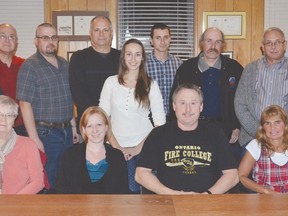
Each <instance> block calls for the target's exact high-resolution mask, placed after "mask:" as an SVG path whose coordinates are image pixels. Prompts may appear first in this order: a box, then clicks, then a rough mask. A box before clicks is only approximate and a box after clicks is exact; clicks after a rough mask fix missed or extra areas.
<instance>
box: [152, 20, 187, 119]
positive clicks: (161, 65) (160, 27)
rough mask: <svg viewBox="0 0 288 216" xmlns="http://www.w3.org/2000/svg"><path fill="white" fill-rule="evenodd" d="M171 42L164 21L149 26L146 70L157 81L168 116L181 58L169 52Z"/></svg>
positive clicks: (169, 32)
mask: <svg viewBox="0 0 288 216" xmlns="http://www.w3.org/2000/svg"><path fill="white" fill-rule="evenodd" d="M170 42H171V31H170V28H169V27H168V26H167V25H166V24H164V23H157V24H155V25H154V26H153V27H152V28H151V32H150V43H151V45H152V46H153V50H152V52H151V53H150V54H149V55H148V56H147V72H148V75H149V76H150V77H152V78H153V79H154V80H156V81H157V83H158V85H159V87H160V90H161V93H162V97H163V101H164V109H165V113H166V116H167V117H168V116H169V96H170V91H171V87H172V83H173V80H174V76H175V74H176V71H177V69H178V67H179V66H180V65H181V64H182V63H183V62H182V60H181V59H180V58H178V57H176V56H173V55H171V54H170V53H169V47H170Z"/></svg>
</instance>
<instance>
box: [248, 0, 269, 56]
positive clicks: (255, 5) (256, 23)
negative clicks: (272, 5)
mask: <svg viewBox="0 0 288 216" xmlns="http://www.w3.org/2000/svg"><path fill="white" fill-rule="evenodd" d="M251 3H252V6H251V26H252V27H251V28H252V30H251V31H252V32H251V48H252V49H250V53H251V54H250V59H251V60H254V59H257V58H259V57H260V56H261V55H262V52H261V49H260V46H261V41H262V35H263V33H264V10H265V8H264V7H265V3H264V0H255V1H252V2H251Z"/></svg>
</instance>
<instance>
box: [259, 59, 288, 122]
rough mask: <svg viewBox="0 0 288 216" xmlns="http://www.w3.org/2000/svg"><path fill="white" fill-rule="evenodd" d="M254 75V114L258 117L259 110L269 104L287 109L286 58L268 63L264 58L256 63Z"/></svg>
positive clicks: (287, 61)
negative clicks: (255, 73) (256, 71)
mask: <svg viewBox="0 0 288 216" xmlns="http://www.w3.org/2000/svg"><path fill="white" fill-rule="evenodd" d="M257 69H258V73H257V75H256V85H255V93H256V99H257V100H256V114H257V116H258V117H259V119H260V116H261V112H262V111H263V110H264V109H265V107H267V106H269V105H273V104H275V105H279V106H281V107H283V108H284V109H285V110H288V58H286V57H284V58H283V59H282V60H281V61H279V62H278V63H276V64H273V65H272V66H271V67H270V66H269V65H268V63H267V60H266V58H262V59H260V60H259V61H258V63H257Z"/></svg>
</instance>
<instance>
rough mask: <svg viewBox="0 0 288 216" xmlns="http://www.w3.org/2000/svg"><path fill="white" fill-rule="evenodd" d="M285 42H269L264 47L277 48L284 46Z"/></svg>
mask: <svg viewBox="0 0 288 216" xmlns="http://www.w3.org/2000/svg"><path fill="white" fill-rule="evenodd" d="M284 42H285V40H284V41H281V40H276V41H274V42H272V41H267V42H265V43H263V44H264V46H267V47H272V46H276V47H279V46H280V45H281V44H283V43H284Z"/></svg>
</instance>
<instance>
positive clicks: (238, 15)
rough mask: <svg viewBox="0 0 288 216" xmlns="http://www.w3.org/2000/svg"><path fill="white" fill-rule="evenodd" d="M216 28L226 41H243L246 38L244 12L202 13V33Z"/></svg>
mask: <svg viewBox="0 0 288 216" xmlns="http://www.w3.org/2000/svg"><path fill="white" fill-rule="evenodd" d="M209 27H217V28H219V29H220V30H222V31H223V33H224V35H225V38H227V39H244V38H245V37H246V13H245V12H203V31H204V30H205V29H206V28H209Z"/></svg>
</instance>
